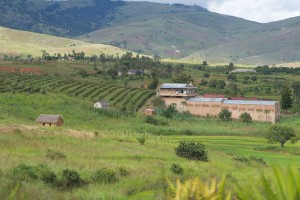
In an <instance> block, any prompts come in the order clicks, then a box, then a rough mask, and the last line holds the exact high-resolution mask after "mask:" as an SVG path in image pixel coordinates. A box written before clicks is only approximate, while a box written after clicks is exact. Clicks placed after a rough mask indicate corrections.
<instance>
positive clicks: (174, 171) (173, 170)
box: [170, 163, 183, 175]
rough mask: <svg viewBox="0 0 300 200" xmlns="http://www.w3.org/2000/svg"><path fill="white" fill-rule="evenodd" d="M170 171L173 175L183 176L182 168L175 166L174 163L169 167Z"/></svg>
mask: <svg viewBox="0 0 300 200" xmlns="http://www.w3.org/2000/svg"><path fill="white" fill-rule="evenodd" d="M170 170H171V171H172V172H173V173H174V174H179V175H181V174H183V168H182V167H181V166H180V165H179V164H176V163H173V164H172V165H171V168H170Z"/></svg>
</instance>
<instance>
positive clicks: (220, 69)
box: [193, 61, 236, 74]
mask: <svg viewBox="0 0 300 200" xmlns="http://www.w3.org/2000/svg"><path fill="white" fill-rule="evenodd" d="M193 68H194V69H197V70H200V71H205V72H208V73H210V72H216V73H224V74H228V73H229V72H231V71H232V70H234V69H235V68H236V67H235V66H234V64H233V63H232V62H231V63H229V64H228V65H223V66H214V67H211V66H209V65H208V63H207V62H206V61H203V63H202V65H195V66H193Z"/></svg>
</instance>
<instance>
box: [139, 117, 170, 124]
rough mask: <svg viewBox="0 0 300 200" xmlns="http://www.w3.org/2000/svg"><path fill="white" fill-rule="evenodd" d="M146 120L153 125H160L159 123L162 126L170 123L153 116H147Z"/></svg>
mask: <svg viewBox="0 0 300 200" xmlns="http://www.w3.org/2000/svg"><path fill="white" fill-rule="evenodd" d="M145 122H146V123H147V124H152V125H155V126H159V125H161V126H167V125H168V123H167V122H163V121H160V120H158V119H156V118H155V117H153V116H147V117H146V118H145Z"/></svg>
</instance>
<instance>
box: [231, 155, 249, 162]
mask: <svg viewBox="0 0 300 200" xmlns="http://www.w3.org/2000/svg"><path fill="white" fill-rule="evenodd" d="M233 160H236V161H239V162H244V163H249V159H248V158H246V157H244V156H236V157H233Z"/></svg>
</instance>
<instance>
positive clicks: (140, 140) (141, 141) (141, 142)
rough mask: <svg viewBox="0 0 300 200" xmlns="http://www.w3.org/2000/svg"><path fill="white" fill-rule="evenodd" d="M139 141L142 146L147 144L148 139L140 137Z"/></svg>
mask: <svg viewBox="0 0 300 200" xmlns="http://www.w3.org/2000/svg"><path fill="white" fill-rule="evenodd" d="M136 139H137V141H138V142H139V143H140V144H141V145H144V144H145V141H146V138H145V137H138V138H136Z"/></svg>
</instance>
